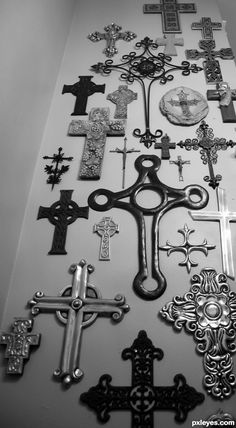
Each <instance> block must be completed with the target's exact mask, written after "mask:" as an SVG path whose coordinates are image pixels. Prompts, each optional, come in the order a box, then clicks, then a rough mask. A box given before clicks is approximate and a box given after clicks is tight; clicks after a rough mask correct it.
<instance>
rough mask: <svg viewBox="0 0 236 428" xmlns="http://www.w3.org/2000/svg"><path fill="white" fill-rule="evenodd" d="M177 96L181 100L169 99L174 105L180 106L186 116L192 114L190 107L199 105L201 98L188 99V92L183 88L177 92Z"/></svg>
mask: <svg viewBox="0 0 236 428" xmlns="http://www.w3.org/2000/svg"><path fill="white" fill-rule="evenodd" d="M177 96H178V98H179V101H177V100H173V99H170V101H168V102H169V103H170V105H171V106H172V107H173V106H175V107H180V108H181V110H182V113H183V115H184V116H191V115H192V114H191V112H190V110H189V107H191V106H195V105H197V104H198V103H199V102H200V100H197V99H196V98H193V99H192V100H188V99H187V97H188V94H186V93H185V92H184V91H183V90H181V91H180V92H178V93H177Z"/></svg>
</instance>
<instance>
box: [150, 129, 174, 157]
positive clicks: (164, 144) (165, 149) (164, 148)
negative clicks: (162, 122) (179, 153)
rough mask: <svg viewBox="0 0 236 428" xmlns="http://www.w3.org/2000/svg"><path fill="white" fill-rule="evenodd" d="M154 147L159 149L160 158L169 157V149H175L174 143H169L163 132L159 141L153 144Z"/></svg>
mask: <svg viewBox="0 0 236 428" xmlns="http://www.w3.org/2000/svg"><path fill="white" fill-rule="evenodd" d="M154 148H155V149H159V150H161V159H170V149H175V148H176V143H170V137H168V135H167V134H165V135H163V137H161V142H160V143H155V144H154Z"/></svg>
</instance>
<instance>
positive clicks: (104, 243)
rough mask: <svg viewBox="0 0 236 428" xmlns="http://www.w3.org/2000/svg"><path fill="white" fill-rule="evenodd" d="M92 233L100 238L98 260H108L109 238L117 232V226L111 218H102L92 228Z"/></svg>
mask: <svg viewBox="0 0 236 428" xmlns="http://www.w3.org/2000/svg"><path fill="white" fill-rule="evenodd" d="M93 231H94V232H96V233H97V234H98V235H99V236H101V246H100V254H99V260H110V238H111V237H112V236H113V235H115V233H118V232H119V226H118V224H116V223H115V222H114V221H113V220H112V218H111V217H103V219H102V220H101V221H100V222H99V223H98V224H95V225H94V226H93Z"/></svg>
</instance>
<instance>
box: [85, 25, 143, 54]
mask: <svg viewBox="0 0 236 428" xmlns="http://www.w3.org/2000/svg"><path fill="white" fill-rule="evenodd" d="M121 29H122V27H120V26H119V25H116V24H114V23H112V24H110V25H107V26H106V27H104V30H105V33H100V32H99V31H94V32H93V33H90V34H89V35H88V38H89V39H90V40H91V41H92V42H99V41H100V40H106V42H107V47H106V48H105V49H104V51H103V52H104V53H105V55H106V56H108V57H109V58H111V57H112V56H114V55H115V54H116V53H117V52H118V50H117V48H116V46H115V43H116V41H117V40H119V39H122V40H125V41H126V42H130V41H131V40H133V39H135V37H137V36H136V34H135V33H133V32H132V31H124V32H120V30H121Z"/></svg>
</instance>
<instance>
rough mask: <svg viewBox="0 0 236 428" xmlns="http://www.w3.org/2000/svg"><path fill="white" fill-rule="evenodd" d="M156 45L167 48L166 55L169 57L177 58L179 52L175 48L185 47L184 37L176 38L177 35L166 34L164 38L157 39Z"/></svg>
mask: <svg viewBox="0 0 236 428" xmlns="http://www.w3.org/2000/svg"><path fill="white" fill-rule="evenodd" d="M156 43H157V44H158V45H159V46H165V49H164V54H165V55H169V56H176V55H177V50H176V48H175V46H183V45H184V39H183V38H182V37H178V38H177V39H176V38H175V34H167V35H166V34H164V38H157V39H156Z"/></svg>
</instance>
